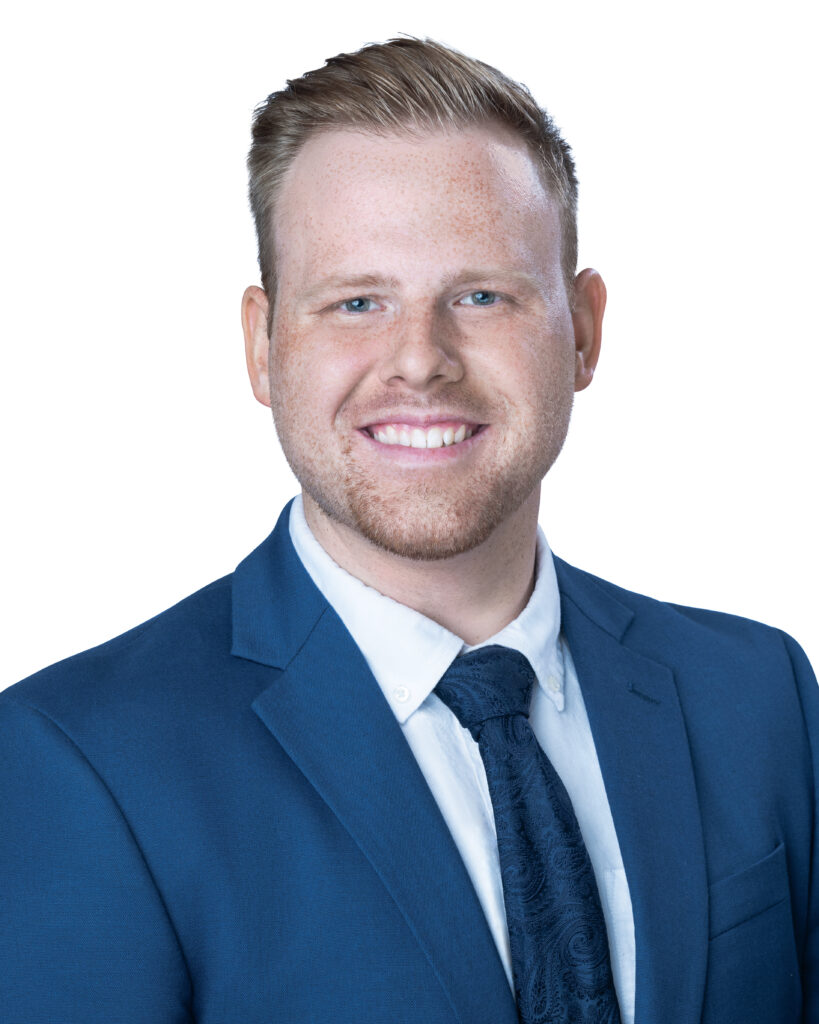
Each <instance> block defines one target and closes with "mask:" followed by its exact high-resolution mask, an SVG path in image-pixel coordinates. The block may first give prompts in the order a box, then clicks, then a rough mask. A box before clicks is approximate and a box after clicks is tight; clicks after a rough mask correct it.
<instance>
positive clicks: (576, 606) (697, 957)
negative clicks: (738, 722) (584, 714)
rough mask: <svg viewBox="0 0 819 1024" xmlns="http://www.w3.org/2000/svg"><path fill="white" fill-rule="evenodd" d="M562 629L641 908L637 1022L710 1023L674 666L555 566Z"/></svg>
mask: <svg viewBox="0 0 819 1024" xmlns="http://www.w3.org/2000/svg"><path fill="white" fill-rule="evenodd" d="M555 564H556V568H557V572H558V581H559V585H560V590H561V618H562V628H563V631H564V634H565V636H566V639H567V642H568V645H569V650H570V651H571V654H572V659H573V661H574V663H575V667H576V669H577V675H578V679H579V681H580V686H581V689H582V692H583V698H584V701H585V704H586V708H587V711H588V716H589V723H590V725H591V729H592V734H593V736H594V743H595V747H596V749H597V754H598V757H599V760H600V767H601V769H602V773H603V779H604V781H605V787H606V794H607V796H608V800H609V804H610V806H611V811H612V817H613V819H614V826H615V829H616V832H617V839H618V842H619V845H620V850H621V852H622V855H623V862H624V866H625V871H626V877H627V879H628V884H629V889H630V892H631V899H632V905H633V910H634V924H635V938H636V954H637V986H636V1007H635V1013H636V1017H635V1024H654V1022H656V1021H670V1020H673V1021H679V1022H681V1024H682V1022H685V1024H687V1022H689V1021H699V1019H700V1015H701V1010H702V1000H703V993H704V986H705V969H706V961H707V952H708V907H707V879H706V872H705V851H704V844H703V836H702V823H701V820H700V811H699V803H698V800H697V793H696V789H695V783H694V771H693V766H692V763H691V753H690V748H689V744H688V738H687V735H686V730H685V723H684V721H683V717H682V711H681V709H680V704H679V698H678V695H677V689H676V685H675V682H674V676H673V673H672V671H671V670H670V669H669V668H668V667H666V666H664V665H660V664H658V663H657V662H656V661H652V660H650V659H648V658H646V657H643V656H642V655H641V654H639V653H637V652H636V651H634V650H631V649H630V648H629V647H627V646H625V645H624V643H622V642H621V640H622V638H623V637H624V635H625V633H626V631H627V629H628V628H629V625H630V623H631V620H632V619H633V617H634V615H633V612H631V610H630V609H628V608H626V607H625V606H624V605H623V604H621V603H620V602H619V601H617V600H616V599H615V598H614V597H612V596H611V595H610V594H609V593H608V592H607V591H604V590H603V588H602V587H600V586H599V585H598V584H596V583H594V582H593V581H592V580H591V579H590V578H589V577H588V576H586V574H584V573H581V572H579V571H578V570H576V569H573V568H572V567H571V566H569V565H567V564H566V563H565V562H562V561H561V560H560V559H555Z"/></svg>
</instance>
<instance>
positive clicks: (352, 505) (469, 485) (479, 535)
mask: <svg viewBox="0 0 819 1024" xmlns="http://www.w3.org/2000/svg"><path fill="white" fill-rule="evenodd" d="M549 419H550V422H549V423H548V424H545V425H543V426H545V429H543V430H539V431H537V432H536V436H539V437H540V438H545V439H547V440H546V443H544V444H543V445H541V446H537V445H529V446H528V447H527V448H524V447H522V446H521V445H516V446H514V447H513V450H507V451H506V457H505V459H498V460H497V461H496V462H495V464H490V465H486V466H482V467H480V468H476V469H475V470H474V471H473V472H471V473H469V474H460V475H461V477H462V482H461V483H460V484H459V485H455V482H454V481H452V480H449V481H448V480H447V479H446V474H447V472H448V470H447V468H446V467H440V473H439V471H438V470H437V469H436V470H435V471H434V474H433V473H430V476H429V477H428V478H427V479H426V480H418V481H415V482H411V483H410V484H408V485H404V486H402V487H401V488H400V490H399V489H398V488H397V485H394V486H393V487H392V488H388V487H386V486H385V485H384V482H383V481H379V480H377V479H373V477H372V475H371V473H368V472H366V471H365V470H364V468H363V467H362V466H361V465H360V464H359V463H358V462H357V461H356V459H355V456H354V453H353V451H352V447H353V446H352V444H348V445H346V446H344V447H343V449H342V454H343V462H344V471H343V472H342V473H340V474H337V475H336V477H335V480H336V481H337V483H335V485H334V477H333V474H332V467H328V468H327V469H325V470H324V471H322V470H321V469H320V468H318V467H317V465H316V462H317V460H316V459H315V458H312V459H311V458H304V454H305V453H304V452H301V453H299V455H296V453H295V452H294V451H292V450H288V449H289V448H290V446H289V445H288V444H287V443H286V439H285V438H284V437H282V436H281V433H280V441H281V443H282V448H283V450H284V454H285V457H286V458H287V461H288V463H289V464H290V468H291V469H292V470H293V472H294V474H295V475H296V477H297V479H298V480H299V483H300V484H301V486H302V488H303V489H304V491H305V493H306V494H307V495H309V497H310V498H312V500H313V501H314V502H315V503H316V505H318V507H319V508H320V509H321V511H322V512H323V513H324V514H325V515H326V516H327V517H328V518H329V519H331V520H333V521H335V522H337V523H340V524H342V525H343V526H346V527H348V528H349V529H351V530H354V531H355V532H356V533H358V534H360V535H361V536H363V537H365V538H366V539H367V540H368V541H370V543H372V544H374V545H375V546H376V547H378V548H380V549H381V550H383V551H387V552H389V553H390V554H393V555H398V556H400V557H402V558H407V559H411V560H413V561H438V560H441V559H446V558H452V557H454V556H455V555H460V554H463V553H464V552H466V551H471V550H472V549H474V548H476V547H478V546H479V545H481V544H483V543H484V541H486V540H487V539H488V538H489V536H490V535H491V534H492V533H493V532H494V531H495V530H496V529H497V527H498V526H499V525H500V524H501V523H502V522H503V521H504V520H506V519H507V518H508V517H509V516H511V515H513V514H514V513H515V512H516V511H517V510H518V509H519V508H520V507H521V505H522V504H523V503H524V501H525V500H526V499H527V498H528V497H529V496H530V495H531V493H532V491H533V490H534V489H535V488H536V487H538V486H539V485H540V482H541V480H542V479H543V477H544V476H545V475H546V473H547V471H548V470H549V468H550V467H551V465H552V463H553V462H554V460H555V459H556V458H557V455H558V453H559V451H560V449H561V447H562V445H563V441H564V439H565V436H566V430H567V428H568V414H567V415H566V416H565V417H561V416H558V417H556V420H558V421H559V420H561V419H564V420H565V423H560V422H556V421H555V420H553V419H552V418H551V417H550V418H549ZM318 461H319V462H320V459H319V460H318Z"/></svg>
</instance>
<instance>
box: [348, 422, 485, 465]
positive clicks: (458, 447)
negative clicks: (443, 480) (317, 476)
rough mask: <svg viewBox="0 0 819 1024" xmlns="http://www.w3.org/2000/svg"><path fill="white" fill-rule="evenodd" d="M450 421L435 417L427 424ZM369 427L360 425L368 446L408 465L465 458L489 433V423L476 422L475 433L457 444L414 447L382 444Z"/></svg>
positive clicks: (378, 453)
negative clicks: (370, 432) (438, 446)
mask: <svg viewBox="0 0 819 1024" xmlns="http://www.w3.org/2000/svg"><path fill="white" fill-rule="evenodd" d="M380 422H381V423H405V424H407V425H408V426H410V425H412V426H415V425H417V426H420V421H413V420H382V421H380ZM448 422H450V421H448V420H435V419H433V420H429V421H427V426H432V425H435V424H438V423H448ZM455 422H457V423H458V424H461V423H466V424H467V425H470V424H469V422H468V421H467V420H456V421H455ZM379 425H380V424H379V423H375V424H374V426H379ZM367 429H368V428H367V427H359V429H358V433H359V434H360V436H361V437H363V438H364V440H365V441H366V442H367V446H368V447H369V448H371V449H372V450H373V452H374V453H376V454H377V455H379V456H380V457H381V458H384V459H389V460H390V461H392V462H398V463H403V464H407V465H419V464H429V463H436V462H449V461H451V460H452V459H458V458H463V457H464V456H465V455H467V454H469V453H470V452H471V451H473V450H474V449H475V448H476V447H477V446H478V445H480V444H482V443H483V441H484V438H485V437H486V435H487V434H488V433H489V424H487V423H476V424H475V433H473V435H472V436H471V437H468V438H466V439H465V440H463V441H459V442H458V443H457V444H451V445H442V446H441V447H440V448H412V447H407V446H406V445H402V444H382V442H381V441H376V440H375V438H374V437H371V436H370V434H368V433H367Z"/></svg>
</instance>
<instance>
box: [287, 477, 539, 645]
mask: <svg viewBox="0 0 819 1024" xmlns="http://www.w3.org/2000/svg"><path fill="white" fill-rule="evenodd" d="M303 501H304V515H305V518H306V520H307V524H308V526H309V527H310V529H311V531H312V532H313V535H314V536H315V538H316V540H317V541H318V542H319V544H321V546H322V547H323V548H324V550H325V551H326V552H327V553H328V554H329V555H330V557H331V558H332V559H333V560H334V561H335V562H336V563H337V564H338V565H340V566H341V567H342V569H346V571H347V572H349V573H350V574H351V575H353V576H355V577H357V578H358V579H360V580H361V581H362V582H363V583H366V584H367V585H368V586H370V587H373V588H374V589H375V590H377V591H378V592H379V593H381V594H385V595H386V596H387V597H391V598H392V599H393V600H394V601H399V602H400V603H401V604H405V605H408V606H409V607H410V608H414V609H415V610H416V611H418V612H421V614H422V615H426V616H427V617H428V618H430V619H433V620H434V621H435V622H438V623H440V624H441V625H442V626H445V627H446V628H447V629H448V630H450V631H451V632H452V633H455V635H456V636H459V637H461V639H462V640H463V641H464V642H465V643H467V644H470V645H471V644H478V643H481V642H482V641H484V640H486V639H487V638H488V637H490V636H493V635H494V634H495V633H497V632H499V631H500V630H501V629H503V627H504V626H506V625H508V624H509V623H510V622H511V621H512V620H513V619H515V618H517V616H518V615H519V614H520V613H521V612H522V611H523V609H524V608H525V607H526V604H527V602H528V600H529V598H530V597H531V594H532V588H533V587H534V579H535V553H536V548H537V513H538V506H539V502H540V492H539V490H536V491H534V492H533V494H532V495H531V496H530V497H529V498H528V499H527V500H526V501H525V502H524V503H523V505H522V506H521V507H520V508H519V509H518V510H517V512H515V513H514V514H513V515H511V516H509V518H508V519H506V520H504V522H503V523H501V524H500V526H498V527H497V528H496V529H495V530H494V531H493V532H492V534H491V535H490V536H489V537H488V538H487V539H486V540H485V541H484V542H483V543H482V544H480V545H478V547H476V548H473V549H472V550H471V551H466V552H464V553H463V554H460V555H454V556H453V557H451V558H444V559H436V560H432V561H416V560H414V559H409V558H404V557H402V556H400V555H395V554H392V553H391V552H389V551H385V550H383V549H382V548H379V547H377V546H376V545H375V544H373V543H372V542H371V541H369V540H368V539H367V538H366V537H364V536H362V534H360V533H358V532H357V531H356V530H353V529H351V528H350V527H348V526H344V525H343V524H341V523H338V522H336V521H335V520H333V519H330V518H329V517H328V516H327V515H326V514H325V513H324V512H323V511H322V510H321V509H320V508H319V506H318V505H317V504H316V503H315V502H314V501H313V499H312V498H310V497H309V496H308V495H307V494H304V495H303Z"/></svg>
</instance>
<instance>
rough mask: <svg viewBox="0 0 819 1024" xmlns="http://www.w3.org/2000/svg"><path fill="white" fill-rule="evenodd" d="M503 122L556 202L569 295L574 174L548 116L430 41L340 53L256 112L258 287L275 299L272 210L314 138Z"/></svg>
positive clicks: (251, 162)
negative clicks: (334, 133) (340, 132)
mask: <svg viewBox="0 0 819 1024" xmlns="http://www.w3.org/2000/svg"><path fill="white" fill-rule="evenodd" d="M493 122H494V123H497V124H500V125H505V126H506V127H507V128H508V129H509V130H510V131H511V132H512V133H513V134H514V135H517V136H519V138H520V139H521V140H522V141H523V142H524V143H525V144H526V145H527V147H528V148H529V150H530V151H531V155H532V158H533V160H534V161H535V163H536V165H537V167H538V169H539V171H540V174H541V176H542V179H543V182H544V184H545V185H546V186H547V188H548V189H549V191H550V192H551V194H552V195H553V196H554V198H555V200H556V202H557V209H558V212H559V216H560V226H561V239H560V244H561V263H562V267H563V273H564V276H565V279H566V286H567V289H568V290H569V293H570V294H571V285H572V281H573V280H574V275H575V270H576V266H577V178H576V176H575V169H574V161H573V160H572V155H571V150H570V149H569V147H568V145H567V144H566V143H565V142H564V141H563V139H562V138H561V136H560V133H559V132H558V130H557V128H555V126H554V124H553V123H552V119H551V118H550V117H549V115H548V114H547V113H546V111H545V110H542V109H541V108H540V107H538V105H537V104H536V103H535V101H534V99H533V98H532V96H531V95H530V93H529V92H528V90H527V89H526V88H525V86H523V85H520V84H519V83H518V82H514V81H512V80H511V79H509V78H507V77H506V76H505V75H503V74H501V72H500V71H498V70H496V69H495V68H493V67H490V66H489V65H488V64H484V63H482V62H481V61H477V60H473V59H472V58H470V57H466V56H464V55H463V54H461V53H458V52H457V51H455V50H452V49H450V48H448V47H446V46H442V45H441V44H440V43H436V42H433V41H432V40H420V39H413V38H399V39H392V40H390V41H389V42H388V43H377V44H372V45H369V46H365V47H364V48H363V49H361V50H359V51H357V52H356V53H350V54H339V55H338V56H337V57H332V58H330V59H329V60H328V61H327V62H326V64H325V66H324V67H322V68H317V69H316V70H314V71H308V72H307V73H306V74H305V75H302V77H301V78H297V79H295V80H291V81H289V82H288V83H287V88H285V89H282V90H280V91H279V92H274V93H271V95H270V96H268V98H267V99H266V100H265V102H264V103H262V104H260V105H259V106H258V107H257V108H256V112H255V116H254V119H253V142H252V145H251V148H250V153H249V154H248V161H247V164H248V171H249V177H250V206H251V209H252V211H253V216H254V219H255V222H256V234H257V237H258V242H259V267H260V270H261V277H262V287H263V288H264V290H265V292H266V293H267V296H268V299H269V301H270V303H271V311H272V304H273V303H274V302H275V297H276V280H277V275H276V231H275V216H274V210H275V206H276V202H277V200H278V196H279V192H280V190H281V186H282V182H283V180H284V178H285V175H286V174H287V171H288V169H289V167H290V166H291V164H292V162H293V160H294V159H295V156H296V154H297V153H298V151H299V150H300V149H301V147H302V146H303V145H304V143H305V142H306V141H307V139H309V138H311V137H312V136H313V135H315V134H316V133H317V132H320V131H326V130H333V129H344V128H349V129H353V130H356V131H363V132H369V133H372V134H376V135H393V134H396V133H404V132H406V133H412V132H414V133H423V132H425V131H434V130H437V129H456V130H457V129H465V128H472V127H481V126H485V125H487V124H491V123H493Z"/></svg>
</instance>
